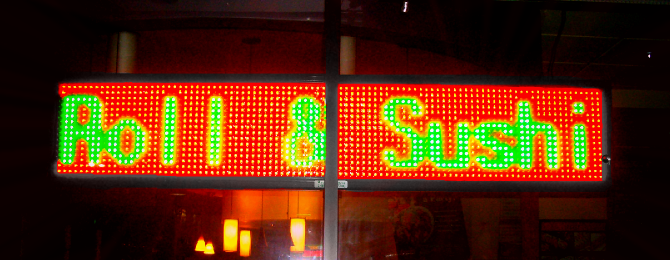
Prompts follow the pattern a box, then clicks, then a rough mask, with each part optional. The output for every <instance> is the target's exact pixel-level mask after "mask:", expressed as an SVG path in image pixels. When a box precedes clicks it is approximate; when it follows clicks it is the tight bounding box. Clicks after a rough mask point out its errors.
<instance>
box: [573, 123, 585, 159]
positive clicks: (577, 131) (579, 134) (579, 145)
mask: <svg viewBox="0 0 670 260" xmlns="http://www.w3.org/2000/svg"><path fill="white" fill-rule="evenodd" d="M584 128H585V127H584V125H582V124H577V125H575V127H574V138H575V140H574V141H575V151H574V152H575V153H574V155H575V166H577V169H586V130H584Z"/></svg>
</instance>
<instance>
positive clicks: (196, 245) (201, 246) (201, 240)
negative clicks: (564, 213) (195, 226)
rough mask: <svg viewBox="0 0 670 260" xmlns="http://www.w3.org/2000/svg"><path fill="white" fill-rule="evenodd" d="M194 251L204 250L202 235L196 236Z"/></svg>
mask: <svg viewBox="0 0 670 260" xmlns="http://www.w3.org/2000/svg"><path fill="white" fill-rule="evenodd" d="M195 251H198V252H204V251H205V238H203V237H202V236H200V238H198V243H197V244H195Z"/></svg>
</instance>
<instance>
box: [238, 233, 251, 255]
mask: <svg viewBox="0 0 670 260" xmlns="http://www.w3.org/2000/svg"><path fill="white" fill-rule="evenodd" d="M249 252H251V231H249V230H242V231H240V256H243V257H248V256H249Z"/></svg>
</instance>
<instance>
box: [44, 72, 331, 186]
mask: <svg viewBox="0 0 670 260" xmlns="http://www.w3.org/2000/svg"><path fill="white" fill-rule="evenodd" d="M59 94H60V96H61V97H62V98H63V101H62V106H61V114H60V129H59V147H58V149H59V160H58V162H57V167H56V169H57V172H58V173H93V174H156V175H176V176H297V177H299V176H323V173H324V163H325V162H324V156H325V103H324V100H325V86H324V84H303V83H299V84H285V83H281V84H274V83H273V84H265V83H263V84H250V83H245V84H235V83H222V84H213V83H183V84H134V83H123V84H119V83H109V84H108V83H104V84H103V83H100V84H61V86H60V88H59ZM300 100H308V102H309V107H310V108H311V111H312V112H311V113H309V114H308V115H307V117H306V118H302V121H301V122H300V124H306V125H309V124H311V126H313V129H297V125H298V123H297V122H296V119H294V118H292V116H291V115H292V114H291V113H292V111H291V110H292V105H294V104H296V102H299V101H300ZM303 130H304V131H305V132H304V133H303V132H301V131H303ZM310 131H312V132H310ZM291 133H297V134H298V135H300V136H302V135H305V136H309V137H312V138H308V139H306V140H301V141H302V146H303V147H304V148H305V149H303V150H304V151H307V152H311V153H308V154H305V156H306V158H311V163H309V164H301V163H298V162H297V161H291V160H284V158H283V157H282V156H281V155H282V154H283V152H286V151H283V149H284V147H283V146H284V143H285V138H286V137H287V136H289V135H290V134H291ZM316 133H321V134H322V135H315V134H316ZM313 137H318V138H313ZM321 151H323V152H322V153H320V152H321ZM300 158H302V157H300ZM300 158H298V159H300Z"/></svg>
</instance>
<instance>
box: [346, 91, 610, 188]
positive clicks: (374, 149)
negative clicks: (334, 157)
mask: <svg viewBox="0 0 670 260" xmlns="http://www.w3.org/2000/svg"><path fill="white" fill-rule="evenodd" d="M338 98H339V103H338V104H339V105H338V173H339V178H343V179H357V178H358V179H440V180H453V181H602V163H601V160H600V158H601V149H602V140H601V139H602V127H603V126H602V122H601V118H602V114H601V113H602V111H601V108H602V93H601V91H600V90H599V89H585V88H570V87H557V86H546V87H545V86H537V87H515V86H481V85H404V84H383V85H381V84H380V85H369V84H343V85H340V86H339V96H338Z"/></svg>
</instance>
